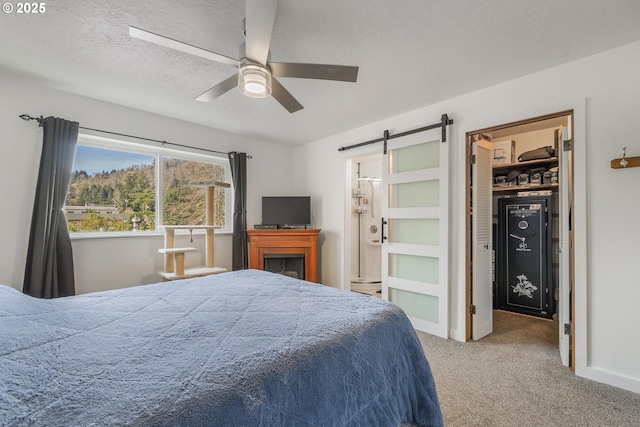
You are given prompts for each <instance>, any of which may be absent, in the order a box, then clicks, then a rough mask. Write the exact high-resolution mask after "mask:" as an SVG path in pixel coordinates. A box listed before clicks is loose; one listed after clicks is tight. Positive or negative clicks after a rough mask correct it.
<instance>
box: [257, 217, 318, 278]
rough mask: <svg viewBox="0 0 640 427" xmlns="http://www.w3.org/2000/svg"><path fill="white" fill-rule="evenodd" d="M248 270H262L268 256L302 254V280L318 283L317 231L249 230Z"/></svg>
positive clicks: (296, 229) (294, 229)
mask: <svg viewBox="0 0 640 427" xmlns="http://www.w3.org/2000/svg"><path fill="white" fill-rule="evenodd" d="M247 234H248V235H249V268H254V269H257V270H264V256H265V254H266V255H269V254H304V271H305V277H304V279H305V280H307V281H309V282H316V283H317V282H318V235H319V234H320V230H318V229H299V228H293V229H283V228H279V229H256V230H254V229H250V230H247Z"/></svg>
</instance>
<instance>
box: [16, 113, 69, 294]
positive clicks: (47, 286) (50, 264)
mask: <svg viewBox="0 0 640 427" xmlns="http://www.w3.org/2000/svg"><path fill="white" fill-rule="evenodd" d="M41 125H42V127H43V128H44V132H43V138H42V154H41V155H40V169H39V171H38V182H37V186H36V197H35V202H34V204H33V215H32V217H31V233H30V234H29V249H28V252H27V263H26V267H25V272H24V284H23V288H22V291H23V292H24V293H25V294H29V295H31V296H34V297H39V298H56V297H63V296H69V295H75V284H74V277H73V255H72V252H71V239H70V238H69V230H68V229H67V220H66V219H65V216H64V213H63V211H62V209H63V208H64V201H65V198H66V196H67V190H68V189H69V184H70V182H71V169H72V168H73V159H74V156H75V150H76V144H77V142H78V126H79V125H78V123H77V122H70V121H67V120H63V119H59V118H55V117H47V118H46V119H44V120H43V121H42V122H41Z"/></svg>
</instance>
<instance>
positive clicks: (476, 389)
mask: <svg viewBox="0 0 640 427" xmlns="http://www.w3.org/2000/svg"><path fill="white" fill-rule="evenodd" d="M418 336H419V338H420V340H421V342H422V345H423V347H424V349H425V354H426V355H427V358H428V359H429V362H430V363H431V368H432V370H433V374H434V376H435V380H436V386H437V389H438V395H439V398H440V404H441V407H442V412H443V415H444V420H445V425H447V426H452V427H453V426H640V394H636V393H632V392H629V391H625V390H621V389H618V388H615V387H611V386H607V385H604V384H600V383H597V382H594V381H590V380H587V379H584V378H579V377H577V376H575V375H574V374H573V373H572V372H571V371H570V370H569V368H566V367H564V366H562V365H561V363H560V356H559V353H558V327H557V323H556V322H553V321H550V320H544V319H537V318H532V317H527V316H520V315H517V314H513V313H508V312H502V311H494V332H493V334H491V335H490V336H488V337H486V338H484V339H482V340H480V341H477V342H468V343H461V342H458V341H454V340H445V339H441V338H437V337H434V336H431V335H427V334H423V333H418Z"/></svg>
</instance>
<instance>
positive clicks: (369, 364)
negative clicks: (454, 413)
mask: <svg viewBox="0 0 640 427" xmlns="http://www.w3.org/2000/svg"><path fill="white" fill-rule="evenodd" d="M401 424H412V425H420V426H436V425H442V416H441V413H440V408H439V404H438V398H437V395H436V390H435V385H434V381H433V377H432V375H431V371H430V368H429V365H428V363H427V360H426V359H425V356H424V353H423V351H422V347H421V346H420V342H419V341H418V339H417V337H416V334H415V331H414V330H413V329H412V327H411V324H410V323H409V321H408V319H407V317H406V316H405V315H404V313H403V312H402V311H401V310H400V309H398V308H397V307H395V306H394V305H392V304H390V303H388V302H385V301H381V300H378V299H375V298H372V297H370V296H366V295H361V294H356V293H352V292H345V291H340V290H337V289H333V288H329V287H326V286H322V285H316V284H313V283H309V282H304V281H301V280H296V279H291V278H287V277H285V276H281V275H276V274H272V273H266V272H262V271H256V270H244V271H238V272H233V273H224V274H219V275H215V276H208V277H203V278H198V279H190V280H180V281H174V282H165V283H157V284H153V285H146V286H139V287H134V288H127V289H120V290H114V291H108V292H99V293H93V294H87V295H79V296H74V297H67V298H59V299H54V300H42V299H36V298H32V297H29V296H26V295H24V294H22V293H20V292H18V291H16V290H15V289H12V288H9V287H6V286H0V425H3V426H4V425H34V426H35V425H37V426H47V425H51V426H72V425H73V426H89V425H91V426H94V425H95V426H106V425H110V426H115V425H117V426H120V425H135V426H163V425H166V426H175V425H183V426H184V425H203V426H204V425H206V426H297V427H300V426H367V427H369V426H398V425H401Z"/></svg>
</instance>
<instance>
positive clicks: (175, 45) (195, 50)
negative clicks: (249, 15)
mask: <svg viewBox="0 0 640 427" xmlns="http://www.w3.org/2000/svg"><path fill="white" fill-rule="evenodd" d="M129 35H130V36H131V37H135V38H137V39H140V40H144V41H147V42H150V43H154V44H157V45H159V46H164V47H168V48H170V49H174V50H178V51H180V52H185V53H189V54H191V55H195V56H199V57H201V58H205V59H210V60H212V61H216V62H220V63H222V64H226V65H231V66H233V67H239V66H240V64H241V62H240V61H238V60H237V59H233V58H229V57H228V56H224V55H220V54H219V53H215V52H211V51H210V50H206V49H202V48H199V47H196V46H193V45H190V44H187V43H183V42H180V41H178V40H174V39H170V38H169V37H165V36H161V35H159V34H156V33H152V32H150V31H146V30H142V29H140V28H137V27H132V26H131V25H129Z"/></svg>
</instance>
